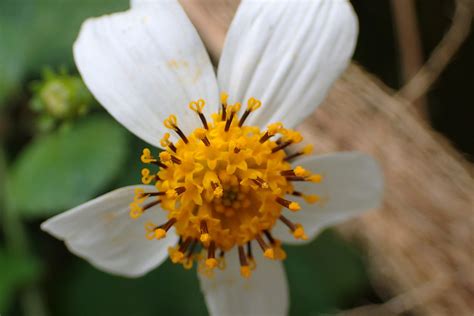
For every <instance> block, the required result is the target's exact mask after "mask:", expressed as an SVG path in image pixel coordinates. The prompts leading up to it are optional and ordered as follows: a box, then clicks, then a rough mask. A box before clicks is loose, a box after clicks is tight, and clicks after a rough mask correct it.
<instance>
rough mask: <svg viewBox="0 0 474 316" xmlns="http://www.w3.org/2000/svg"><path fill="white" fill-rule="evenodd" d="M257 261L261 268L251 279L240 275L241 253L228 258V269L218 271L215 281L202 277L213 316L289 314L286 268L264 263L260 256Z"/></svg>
mask: <svg viewBox="0 0 474 316" xmlns="http://www.w3.org/2000/svg"><path fill="white" fill-rule="evenodd" d="M255 257H256V258H255V259H256V261H257V268H256V269H255V270H254V271H253V272H252V275H251V277H250V278H249V279H245V278H243V277H242V276H241V275H240V264H239V256H238V252H237V250H232V251H230V252H229V253H227V254H226V257H225V258H226V262H227V268H226V269H225V270H223V271H220V270H217V269H216V270H215V276H214V277H213V278H208V277H206V276H203V275H200V274H199V280H200V281H201V282H200V283H201V289H202V291H203V292H204V296H205V299H206V305H207V308H208V311H209V314H210V315H214V316H237V315H258V316H266V315H268V316H278V315H286V314H287V313H288V306H289V293H288V284H287V280H286V274H285V270H284V267H283V264H282V263H281V262H280V261H271V260H268V259H264V258H263V257H262V255H261V254H259V253H258V254H256V256H255Z"/></svg>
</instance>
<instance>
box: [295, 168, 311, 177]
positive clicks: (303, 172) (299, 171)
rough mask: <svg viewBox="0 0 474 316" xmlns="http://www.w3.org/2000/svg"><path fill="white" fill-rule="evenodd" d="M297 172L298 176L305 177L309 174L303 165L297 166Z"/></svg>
mask: <svg viewBox="0 0 474 316" xmlns="http://www.w3.org/2000/svg"><path fill="white" fill-rule="evenodd" d="M294 171H295V174H296V175H297V176H298V177H304V176H307V175H308V171H307V170H305V169H304V168H303V167H301V166H297V167H296V168H295V170H294Z"/></svg>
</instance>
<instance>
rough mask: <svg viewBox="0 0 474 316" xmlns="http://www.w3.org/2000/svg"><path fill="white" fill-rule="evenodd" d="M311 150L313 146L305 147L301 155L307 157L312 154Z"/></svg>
mask: <svg viewBox="0 0 474 316" xmlns="http://www.w3.org/2000/svg"><path fill="white" fill-rule="evenodd" d="M313 150H314V146H313V145H307V146H305V147H304V148H303V154H305V155H309V154H312V153H313Z"/></svg>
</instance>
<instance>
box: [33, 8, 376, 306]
mask: <svg viewBox="0 0 474 316" xmlns="http://www.w3.org/2000/svg"><path fill="white" fill-rule="evenodd" d="M356 34H357V23H356V18H355V15H354V13H353V11H352V8H351V7H350V5H349V3H348V1H346V0H314V1H298V2H297V1H251V0H244V1H242V2H241V4H240V6H239V9H238V11H237V13H236V16H235V18H234V20H233V21H232V24H231V27H230V29H229V32H228V34H227V38H226V42H225V45H224V49H223V53H222V57H221V60H220V62H219V65H218V68H217V75H216V74H215V72H214V69H213V66H212V64H211V62H210V59H209V56H208V54H207V52H206V49H205V48H204V45H203V44H202V42H201V40H200V38H199V36H198V34H197V32H196V30H195V29H194V27H193V26H192V24H191V22H190V21H189V20H188V18H187V16H186V14H185V13H184V11H183V10H182V8H181V6H180V5H179V3H178V2H177V1H146V0H136V1H135V2H133V7H132V9H131V10H129V11H127V12H123V13H117V14H113V15H109V16H104V17H101V18H98V19H91V20H88V21H87V22H86V23H84V25H83V27H82V30H81V32H80V35H79V38H78V39H77V41H76V43H75V46H74V56H75V60H76V64H77V66H78V69H79V71H80V72H81V74H82V76H83V79H84V81H85V83H86V85H87V86H88V87H89V89H90V90H91V91H92V93H93V94H94V95H95V97H96V98H97V99H98V101H99V102H100V103H101V104H102V105H103V106H104V107H105V108H106V109H107V110H108V111H109V112H110V113H111V114H112V116H114V117H115V118H116V119H117V120H118V121H119V122H120V123H122V124H123V125H124V126H125V127H127V128H128V129H129V130H130V131H132V132H133V133H135V134H136V135H137V136H139V137H140V138H142V139H143V140H145V141H147V142H148V143H150V144H151V145H153V146H154V147H161V148H162V149H163V151H162V152H158V151H157V150H155V149H153V148H145V149H144V150H143V152H142V153H141V157H140V158H141V161H142V162H143V163H144V164H147V165H149V166H147V167H146V168H144V169H143V170H142V172H141V179H142V182H143V185H138V186H131V187H125V188H122V189H118V190H115V191H112V192H110V193H108V194H105V195H103V196H101V197H98V198H96V199H94V200H92V201H89V202H87V203H85V204H83V205H80V206H78V207H76V208H74V209H72V210H69V211H67V212H65V213H63V214H60V215H58V216H56V217H54V218H52V219H50V220H48V221H47V222H45V223H43V224H42V228H43V229H44V230H46V231H48V232H50V233H51V234H53V235H54V236H56V237H57V238H60V239H63V240H65V241H66V245H67V246H68V248H69V249H70V250H71V251H72V252H74V253H75V254H77V255H79V256H81V257H83V258H85V259H87V260H88V261H90V262H91V263H92V264H94V265H95V266H97V267H98V268H100V269H103V270H105V271H108V272H111V273H116V274H120V275H125V276H132V277H136V276H140V275H143V274H145V273H146V272H148V271H150V270H151V269H153V268H155V267H157V266H158V265H159V264H160V263H161V262H162V261H163V260H165V258H166V257H168V256H169V257H170V259H171V261H173V262H175V263H180V264H182V265H183V266H184V267H185V268H186V269H189V268H191V267H192V266H193V263H195V262H197V270H198V271H199V272H201V273H200V274H199V275H200V280H201V285H202V289H203V291H204V292H205V297H206V302H207V304H208V307H209V310H210V312H211V313H212V314H227V315H232V314H267V315H278V314H285V313H286V310H287V307H288V294H287V283H286V278H285V276H284V270H283V266H282V264H281V262H280V261H281V260H283V259H285V258H286V254H285V252H284V250H283V248H282V243H285V242H287V243H302V242H305V241H307V240H310V239H312V238H313V237H314V236H316V235H317V233H318V232H319V231H320V230H321V228H322V227H325V226H327V225H331V224H335V223H338V222H340V221H342V220H344V219H347V218H348V217H351V216H354V215H356V214H358V213H360V212H361V211H364V210H366V209H370V208H373V207H376V206H377V205H378V204H379V202H380V197H381V190H382V181H381V176H380V171H379V168H378V166H377V164H376V163H375V162H374V161H373V160H372V159H371V158H370V157H368V156H366V155H363V154H360V153H342V154H336V155H322V156H310V155H309V154H311V153H312V151H313V148H312V147H311V145H301V144H299V143H301V142H302V141H303V139H302V137H301V135H300V134H299V133H298V132H297V131H295V130H293V128H294V127H295V126H296V125H297V124H298V123H299V122H300V121H301V120H303V119H304V118H305V117H306V116H308V115H309V114H310V113H312V112H313V111H314V109H315V107H316V106H317V105H318V104H319V103H320V102H321V101H322V99H323V98H324V96H325V94H326V92H327V90H328V89H329V87H330V86H331V84H332V83H333V82H334V80H335V79H336V78H337V77H338V76H339V74H340V73H341V72H342V71H343V69H344V68H345V67H346V65H347V63H348V60H349V58H350V57H351V55H352V52H353V49H354V45H355V39H356ZM222 92H227V93H228V94H225V93H224V94H221V93H222ZM162 122H164V124H162ZM130 217H132V219H131V218H130ZM303 227H304V228H303ZM257 247H258V248H261V250H257ZM210 274H212V275H213V277H212V278H209V277H207V275H210Z"/></svg>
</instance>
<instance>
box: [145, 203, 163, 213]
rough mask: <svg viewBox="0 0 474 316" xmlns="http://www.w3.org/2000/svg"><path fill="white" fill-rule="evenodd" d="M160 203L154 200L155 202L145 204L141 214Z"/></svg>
mask: <svg viewBox="0 0 474 316" xmlns="http://www.w3.org/2000/svg"><path fill="white" fill-rule="evenodd" d="M160 203H161V200H156V201H153V202H150V203H148V204H145V205H144V206H143V208H142V212H145V211H146V210H147V209H149V208H151V207H153V206H155V205H158V204H160Z"/></svg>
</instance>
